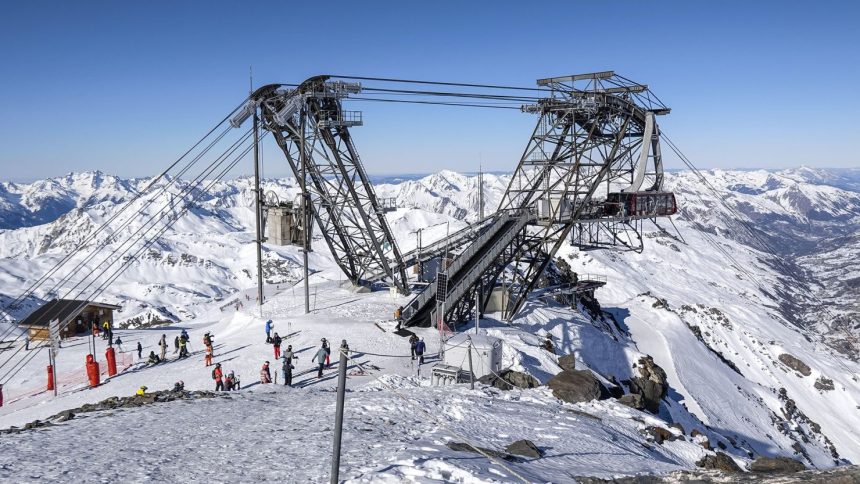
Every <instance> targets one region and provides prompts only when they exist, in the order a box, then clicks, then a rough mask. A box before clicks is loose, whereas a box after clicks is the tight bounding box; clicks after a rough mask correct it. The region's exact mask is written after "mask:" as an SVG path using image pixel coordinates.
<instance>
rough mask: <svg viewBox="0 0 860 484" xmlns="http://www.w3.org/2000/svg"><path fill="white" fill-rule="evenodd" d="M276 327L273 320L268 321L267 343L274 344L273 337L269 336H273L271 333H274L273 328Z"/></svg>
mask: <svg viewBox="0 0 860 484" xmlns="http://www.w3.org/2000/svg"><path fill="white" fill-rule="evenodd" d="M274 326H275V325H274V324H272V320H271V319H270V320H268V321H266V343H271V342H272V337H271V336H269V335H270V334H271V332H272V328H273V327H274Z"/></svg>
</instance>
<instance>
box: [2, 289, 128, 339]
mask: <svg viewBox="0 0 860 484" xmlns="http://www.w3.org/2000/svg"><path fill="white" fill-rule="evenodd" d="M120 309H122V307H121V306H116V305H114V304H106V303H100V302H96V301H82V300H77V299H54V300H53V301H49V302H47V303H45V304H43V305H42V306H41V307H39V309H37V310H35V311H33V312H32V313H30V315H29V316H27V317H26V318H24V320H23V321H21V322H20V323H18V326H21V327H23V328H27V335H28V337H29V339H30V341H45V340H48V339H50V329H49V328H50V325H51V321H55V320H56V321H59V328H60V332H59V333H60V339H66V338H70V337H72V336H76V335H79V334H82V333H88V332H90V331H92V328H93V325H95V326H96V327H98V328H101V327H102V325H103V324H104V322H105V321H107V322H108V323H109V324H110V326H111V327H113V312H114V311H116V310H120Z"/></svg>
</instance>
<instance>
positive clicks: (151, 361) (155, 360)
mask: <svg viewBox="0 0 860 484" xmlns="http://www.w3.org/2000/svg"><path fill="white" fill-rule="evenodd" d="M159 363H161V360H159V359H158V355H156V354H155V351H150V352H149V359H148V360H146V364H148V365H157V364H159Z"/></svg>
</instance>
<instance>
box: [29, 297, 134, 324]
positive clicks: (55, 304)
mask: <svg viewBox="0 0 860 484" xmlns="http://www.w3.org/2000/svg"><path fill="white" fill-rule="evenodd" d="M89 306H95V307H97V308H104V309H120V308H121V307H122V306H117V305H114V304H106V303H100V302H96V301H84V300H79V299H54V300H53V301H48V302H47V303H45V304H43V305H42V306H41V307H39V309H36V310H35V311H33V312H32V313H30V315H29V316H27V317H26V318H24V320H22V321H21V322H20V323H18V325H19V326H45V327H47V326H48V325H49V324H50V322H51V321H53V320H55V319H59V320H60V323H63V322H65V321H70V320H71V319H73V318H74V317H76V316H77V315H79V314H80V313H81V312H83V310H84V309H86V308H87V307H89Z"/></svg>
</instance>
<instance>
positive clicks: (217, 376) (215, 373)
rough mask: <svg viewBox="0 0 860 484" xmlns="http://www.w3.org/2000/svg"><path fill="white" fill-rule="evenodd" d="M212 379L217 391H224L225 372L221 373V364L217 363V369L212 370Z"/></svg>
mask: <svg viewBox="0 0 860 484" xmlns="http://www.w3.org/2000/svg"><path fill="white" fill-rule="evenodd" d="M212 379H213V380H215V391H216V392H220V391H223V390H224V372H223V371H221V363H215V369H214V370H212Z"/></svg>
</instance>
